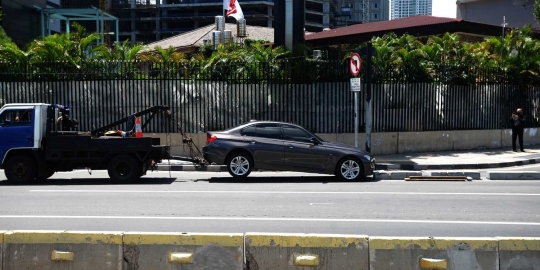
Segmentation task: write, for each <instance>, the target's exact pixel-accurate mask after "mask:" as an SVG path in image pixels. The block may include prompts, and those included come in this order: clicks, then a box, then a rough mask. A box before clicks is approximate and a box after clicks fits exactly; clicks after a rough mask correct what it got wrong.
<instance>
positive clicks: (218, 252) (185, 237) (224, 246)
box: [123, 233, 244, 270]
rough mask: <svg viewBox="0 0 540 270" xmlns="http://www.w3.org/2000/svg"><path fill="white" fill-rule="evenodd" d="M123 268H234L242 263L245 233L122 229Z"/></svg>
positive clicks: (239, 267) (240, 267) (133, 269)
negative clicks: (140, 231) (135, 231)
mask: <svg viewBox="0 0 540 270" xmlns="http://www.w3.org/2000/svg"><path fill="white" fill-rule="evenodd" d="M123 243H124V269H129V270H135V269H146V270H166V269H170V270H173V269H185V270H190V269H231V270H234V269H237V270H242V269H243V267H244V258H243V257H244V252H243V248H244V236H243V234H241V233H236V234H193V233H125V234H124V240H123Z"/></svg>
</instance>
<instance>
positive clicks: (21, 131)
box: [0, 108, 34, 160]
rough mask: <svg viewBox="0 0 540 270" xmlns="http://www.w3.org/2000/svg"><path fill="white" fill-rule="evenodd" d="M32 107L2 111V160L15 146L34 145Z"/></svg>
mask: <svg viewBox="0 0 540 270" xmlns="http://www.w3.org/2000/svg"><path fill="white" fill-rule="evenodd" d="M33 126H34V114H33V109H32V108H24V109H23V108H7V109H4V111H2V113H0V160H3V159H4V157H5V155H6V153H7V151H8V150H9V149H14V148H32V147H33V146H34V129H33Z"/></svg>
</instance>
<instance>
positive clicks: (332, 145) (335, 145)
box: [323, 142, 371, 156]
mask: <svg viewBox="0 0 540 270" xmlns="http://www.w3.org/2000/svg"><path fill="white" fill-rule="evenodd" d="M323 145H324V146H326V147H330V148H337V149H345V150H349V151H353V152H357V153H358V154H362V155H370V154H369V153H368V152H366V151H364V150H362V149H358V148H355V147H352V146H349V145H346V144H342V143H335V142H323ZM370 156H371V155H370Z"/></svg>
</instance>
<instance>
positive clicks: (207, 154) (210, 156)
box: [202, 145, 225, 165]
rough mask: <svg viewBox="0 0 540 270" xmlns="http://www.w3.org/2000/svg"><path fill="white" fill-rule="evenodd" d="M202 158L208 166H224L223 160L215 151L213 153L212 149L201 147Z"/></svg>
mask: <svg viewBox="0 0 540 270" xmlns="http://www.w3.org/2000/svg"><path fill="white" fill-rule="evenodd" d="M202 151H203V156H204V159H205V160H206V161H208V163H209V164H212V163H215V164H217V165H223V164H225V158H224V157H223V156H222V155H221V154H220V153H219V152H217V151H214V150H213V149H212V147H208V145H207V146H203V148H202Z"/></svg>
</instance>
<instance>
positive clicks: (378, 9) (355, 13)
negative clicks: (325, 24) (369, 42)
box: [334, 0, 390, 28]
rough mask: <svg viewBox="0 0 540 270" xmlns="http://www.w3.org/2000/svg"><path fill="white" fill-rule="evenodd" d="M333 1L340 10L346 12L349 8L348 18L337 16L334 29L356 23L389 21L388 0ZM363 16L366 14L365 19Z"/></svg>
mask: <svg viewBox="0 0 540 270" xmlns="http://www.w3.org/2000/svg"><path fill="white" fill-rule="evenodd" d="M335 1H336V5H337V6H340V7H341V9H342V10H348V9H347V8H346V7H349V8H350V16H348V17H346V16H339V17H338V18H335V20H334V22H335V24H334V26H335V27H336V28H337V27H341V26H346V25H351V24H358V23H369V22H380V21H388V20H389V19H390V0H335ZM344 8H345V9H344ZM364 8H367V9H364ZM364 14H367V17H366V18H364ZM342 15H343V14H342Z"/></svg>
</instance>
